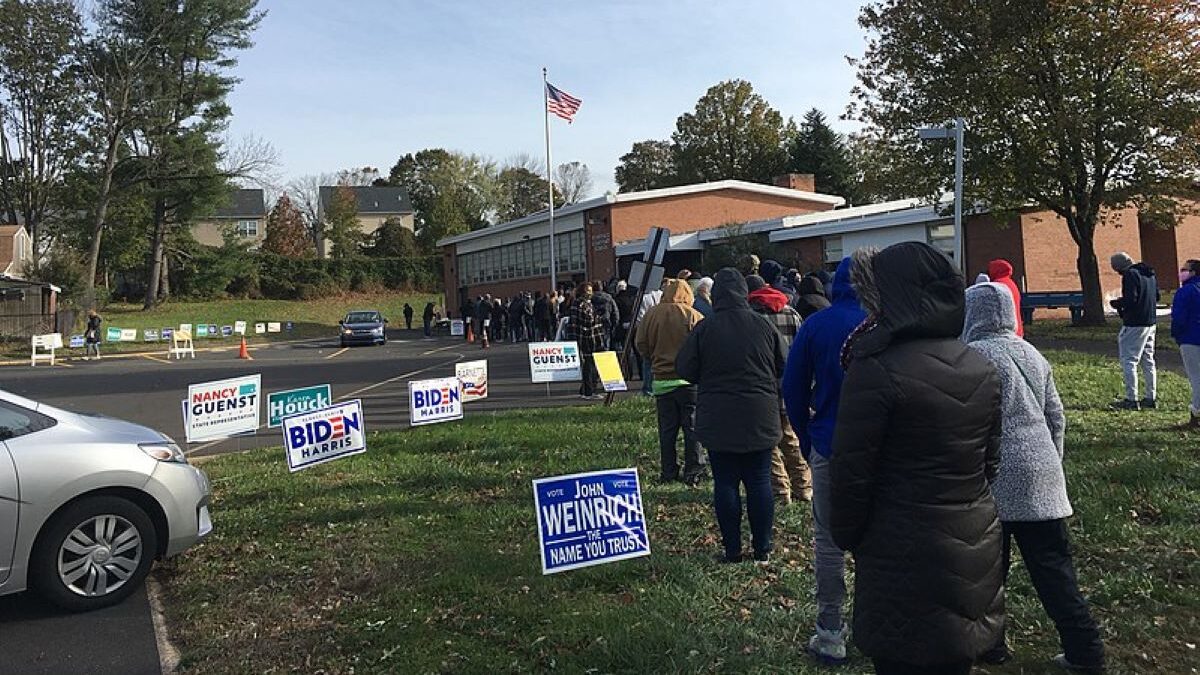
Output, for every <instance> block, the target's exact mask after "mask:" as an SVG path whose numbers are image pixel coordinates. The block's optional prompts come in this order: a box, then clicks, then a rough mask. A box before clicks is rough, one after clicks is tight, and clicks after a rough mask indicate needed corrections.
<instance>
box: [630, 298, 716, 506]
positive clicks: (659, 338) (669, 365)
mask: <svg viewBox="0 0 1200 675" xmlns="http://www.w3.org/2000/svg"><path fill="white" fill-rule="evenodd" d="M692 301H693V298H692V288H691V286H689V285H688V283H687V282H686V281H684V280H682V279H668V280H667V281H666V282H665V283H664V284H663V289H662V300H661V301H660V302H659V304H657V305H655V306H654V307H652V308H651V309H650V310H649V311H648V312H646V316H645V317H644V318H643V319H642V321H641V322H640V323H639V324H638V325H637V336H636V338H635V345H636V346H637V350H638V353H639V354H642V355H644V356H645V358H646V359H648V360H649V361H650V363H651V369H652V370H653V372H654V384H653V392H654V400H655V404H656V406H657V408H658V445H659V453H660V457H661V461H662V473H661V475H660V477H661V480H662V481H663V482H670V481H674V480H679V479H680V478H682V479H683V482H685V483H687V484H688V485H696V484H698V483H699V482H700V480H701V479H703V478H704V472H705V467H706V466H707V461H706V460H705V457H704V455H703V454H702V453H701V451H700V442H699V441H698V440H696V435H695V428H696V386H695V385H694V384H691V383H690V382H687V381H686V380H684V379H683V378H681V377H679V373H677V372H675V356H676V355H677V354H678V353H679V349H680V347H682V346H683V343H684V341H685V340H686V339H687V337H688V335H689V334H690V333H691V332H692V329H693V328H695V327H696V324H697V323H699V322H700V320H701V319H703V318H704V316H703V315H702V314H700V312H697V311H696V310H695V309H693V308H692ZM680 429H682V430H683V473H682V476H681V475H680V468H679V459H678V454H677V453H676V450H675V442H676V439H677V438H678V437H679V431H680Z"/></svg>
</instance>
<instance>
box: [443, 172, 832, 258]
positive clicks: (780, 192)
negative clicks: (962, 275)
mask: <svg viewBox="0 0 1200 675" xmlns="http://www.w3.org/2000/svg"><path fill="white" fill-rule="evenodd" d="M719 190H740V191H742V192H751V193H755V194H761V195H768V196H771V197H784V198H787V199H795V200H796V201H804V202H817V203H820V204H829V205H831V206H833V207H838V206H841V205H843V204H845V203H846V200H845V199H844V198H843V197H838V196H837V195H827V194H822V193H820V192H807V191H804V190H793V189H791V188H784V187H778V186H775V185H763V184H762V183H751V182H748V181H744V180H719V181H713V182H711V183H693V184H691V185H679V186H676V187H668V188H659V189H657V190H643V191H641V192H621V193H617V194H607V195H604V196H603V197H595V198H593V199H588V200H585V201H582V202H578V203H575V204H568V205H566V206H564V207H562V208H558V209H554V215H555V217H556V218H557V217H558V216H560V215H561V216H568V215H571V214H573V213H579V212H580V211H587V210H590V209H594V208H598V207H601V206H606V205H609V204H620V203H626V202H636V201H643V200H648V199H665V198H668V197H682V196H685V195H691V194H697V193H702V192H716V191H719ZM549 219H550V214H549V210H542V211H538V212H537V213H531V214H529V215H528V216H525V217H523V218H518V219H516V220H510V221H509V222H507V223H500V224H498V225H493V226H491V227H485V228H483V229H481V230H475V231H474V232H467V233H466V234H460V235H457V236H453V237H446V238H445V239H442V240H440V241H438V243H437V245H438V246H447V245H449V244H458V243H461V242H464V241H471V240H473V239H479V238H481V237H486V236H488V235H492V234H497V233H500V232H506V231H508V230H513V229H517V228H520V227H524V226H526V225H533V224H536V223H542V222H545V221H548V220H549Z"/></svg>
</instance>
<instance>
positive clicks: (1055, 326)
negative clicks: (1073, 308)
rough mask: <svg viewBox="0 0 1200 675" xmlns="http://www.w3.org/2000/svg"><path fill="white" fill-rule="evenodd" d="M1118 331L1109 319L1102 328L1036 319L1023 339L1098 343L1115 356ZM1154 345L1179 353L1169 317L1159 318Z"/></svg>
mask: <svg viewBox="0 0 1200 675" xmlns="http://www.w3.org/2000/svg"><path fill="white" fill-rule="evenodd" d="M1120 330H1121V321H1120V320H1119V319H1115V318H1111V317H1110V318H1109V319H1108V321H1107V322H1106V323H1105V324H1104V325H1103V326H1073V325H1071V321H1070V319H1038V320H1036V321H1034V322H1033V323H1027V324H1025V339H1027V340H1032V341H1035V342H1039V343H1040V344H1046V343H1047V342H1049V341H1052V340H1065V341H1067V342H1073V341H1083V342H1098V343H1102V344H1107V345H1111V346H1112V349H1113V354H1116V350H1117V332H1118V331H1120ZM1154 345H1155V349H1159V350H1165V351H1179V345H1177V344H1175V341H1174V340H1172V339H1171V319H1170V317H1159V319H1158V334H1157V339H1156V340H1155V342H1154Z"/></svg>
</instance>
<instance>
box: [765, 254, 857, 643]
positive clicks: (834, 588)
mask: <svg viewBox="0 0 1200 675" xmlns="http://www.w3.org/2000/svg"><path fill="white" fill-rule="evenodd" d="M850 266H851V262H850V258H843V259H842V262H841V263H840V264H839V265H838V268H837V272H836V273H835V274H834V276H833V304H832V305H830V307H829V308H828V309H824V310H821V311H819V312H816V313H815V314H812V315H811V316H809V317H808V318H807V319H805V321H804V323H803V324H801V326H800V331H799V332H798V333H796V339H795V340H793V341H792V349H791V351H790V352H788V358H787V368H786V370H784V373H783V402H784V407H785V408H786V409H787V411H788V418H789V419H790V420H791V422H792V428H793V429H794V430H795V431H796V436H797V437H798V438H799V439H800V451H801V452H802V453H803V454H804V459H805V460H806V461H807V462H808V466H809V467H810V469H811V470H812V488H813V498H812V511H813V567H814V574H813V576H814V577H815V578H816V587H817V589H816V590H817V593H816V596H817V621H816V630H815V631H814V632H813V635H812V637H811V638H809V640H808V652H809V653H810V654H812V655H813V656H814V657H815V658H816V659H817V660H818V661H820V662H822V663H825V664H827V665H839V664H842V663H845V662H846V634H847V632H848V631H847V629H846V625H845V623H844V622H843V621H842V605H844V604H845V603H846V554H845V552H844V551H842V549H840V548H838V546H837V544H835V543H834V542H833V537H832V535H831V534H830V530H829V519H830V515H831V513H830V511H831V509H832V505H833V495H832V494H830V491H829V490H830V476H829V459H830V457H831V456H832V455H833V429H834V425H835V423H836V422H837V413H838V397H839V396H840V395H841V392H842V378H843V377H844V376H845V371H844V370H842V363H841V354H842V345H844V344H845V343H846V339H847V338H849V337H850V333H851V332H852V331H853V330H854V328H855V327H856V326H858V325H859V324H861V323H862V322H863V321H864V320H865V319H866V318H867V314H866V312H864V311H863V310H862V308H861V307H859V305H858V297H857V296H856V295H855V294H854V288H853V287H851V285H850ZM809 280H812V281H813V282H814V283H815V284H818V285H819V284H820V283H821V282H820V281H818V280H817V279H816V278H815V277H805V278H804V279H802V280H801V281H800V283H801V287H802V288H803V285H804V284H805V282H807V281H809ZM821 299H822V300H823V299H825V296H824V294H823V293H822V294H821Z"/></svg>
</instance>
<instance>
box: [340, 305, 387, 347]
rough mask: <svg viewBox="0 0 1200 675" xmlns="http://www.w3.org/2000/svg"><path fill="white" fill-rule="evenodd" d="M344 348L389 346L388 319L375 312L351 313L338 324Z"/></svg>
mask: <svg viewBox="0 0 1200 675" xmlns="http://www.w3.org/2000/svg"><path fill="white" fill-rule="evenodd" d="M338 325H339V326H341V339H342V346H343V347H349V346H350V345H355V344H359V345H383V344H387V332H386V330H385V326H386V325H387V319H385V318H383V315H382V314H380V313H379V312H375V311H358V312H350V313H349V314H347V315H346V318H344V319H342V320H341V321H339V322H338Z"/></svg>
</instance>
